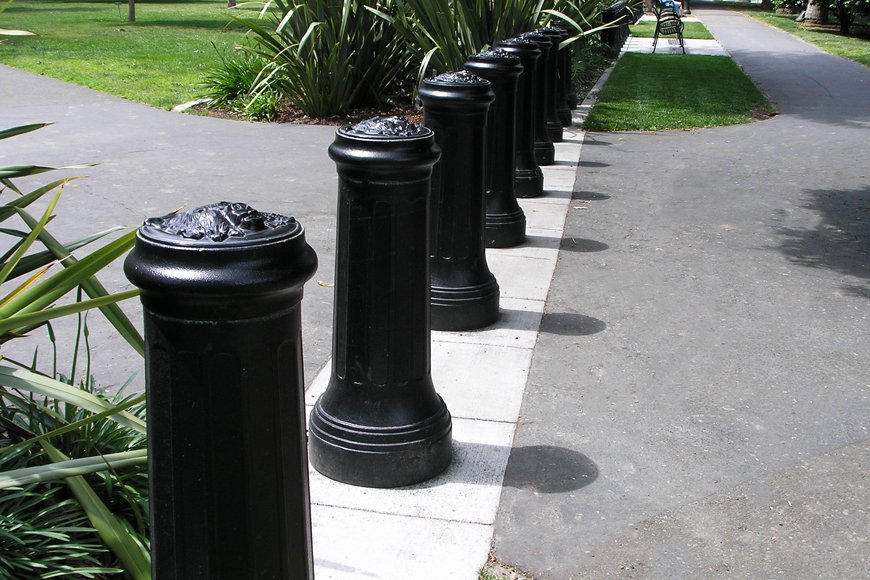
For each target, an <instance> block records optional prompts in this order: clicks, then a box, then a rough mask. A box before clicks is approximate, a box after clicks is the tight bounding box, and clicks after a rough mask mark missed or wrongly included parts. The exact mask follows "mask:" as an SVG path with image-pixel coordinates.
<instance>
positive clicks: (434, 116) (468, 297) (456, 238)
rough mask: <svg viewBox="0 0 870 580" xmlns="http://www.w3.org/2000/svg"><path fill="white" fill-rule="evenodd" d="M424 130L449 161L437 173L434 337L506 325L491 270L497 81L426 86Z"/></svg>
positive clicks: (432, 248)
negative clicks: (488, 171) (487, 183)
mask: <svg viewBox="0 0 870 580" xmlns="http://www.w3.org/2000/svg"><path fill="white" fill-rule="evenodd" d="M420 98H421V99H422V100H423V123H424V124H425V125H426V126H427V127H429V128H430V129H432V131H434V132H435V142H436V143H437V144H438V146H439V147H440V148H441V160H440V161H439V162H438V163H437V164H436V165H435V169H434V170H433V173H432V200H431V202H430V204H429V209H430V215H429V224H430V229H429V255H430V256H431V260H430V262H429V265H430V267H431V269H432V270H431V280H432V284H431V288H430V298H429V302H430V304H431V306H432V309H431V312H432V329H433V330H472V329H475V328H483V327H484V326H489V325H490V324H492V323H494V322H495V321H496V320H498V315H499V313H498V298H499V289H498V283H497V282H496V281H495V276H493V275H492V272H490V271H489V267H488V266H487V263H486V249H485V246H484V240H483V230H484V219H485V217H486V205H485V190H484V174H485V163H486V157H485V156H484V155H485V152H486V118H487V113H488V110H489V105H490V104H491V103H492V102H493V100H494V99H495V94H494V93H493V92H492V88H491V87H490V83H489V81H487V80H485V79H482V78H480V77H478V76H476V75H474V74H471V73H470V72H468V71H460V72H453V73H446V74H442V75H439V76H437V77H435V78H432V79H426V80H424V81H423V84H422V86H421V87H420Z"/></svg>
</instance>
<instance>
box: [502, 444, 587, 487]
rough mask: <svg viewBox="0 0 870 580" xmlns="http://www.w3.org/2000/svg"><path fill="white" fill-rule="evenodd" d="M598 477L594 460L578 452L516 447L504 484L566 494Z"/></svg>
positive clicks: (550, 448)
mask: <svg viewBox="0 0 870 580" xmlns="http://www.w3.org/2000/svg"><path fill="white" fill-rule="evenodd" d="M597 478H598V466H597V465H596V464H595V462H594V461H592V460H591V459H589V458H588V457H586V456H585V455H583V454H582V453H578V452H576V451H572V450H571V449H566V448H564V447H553V446H551V445H530V446H528V447H514V449H513V450H512V451H511V456H510V460H509V461H508V466H507V470H506V471H505V475H504V485H505V486H509V487H514V488H517V489H523V490H527V491H533V492H537V493H565V492H568V491H574V490H576V489H580V488H581V487H586V486H587V485H589V484H590V483H592V482H593V481H595V480H596V479H597Z"/></svg>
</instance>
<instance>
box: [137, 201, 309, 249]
mask: <svg viewBox="0 0 870 580" xmlns="http://www.w3.org/2000/svg"><path fill="white" fill-rule="evenodd" d="M301 229H302V226H301V225H299V223H298V222H297V221H296V218H293V217H287V216H283V215H280V214H275V213H266V212H259V211H257V210H255V209H254V208H252V207H251V206H249V205H248V204H246V203H239V202H235V203H232V202H228V201H220V202H218V203H214V204H211V205H203V206H200V207H197V208H194V209H191V210H188V211H185V212H182V213H174V214H169V215H166V216H162V217H156V218H149V219H146V220H145V224H144V225H143V226H142V227H141V228H140V230H139V235H141V236H142V237H144V238H148V239H150V240H153V241H155V242H163V243H167V244H170V245H180V246H188V247H214V246H215V245H216V244H220V245H222V246H248V245H252V244H260V243H262V242H264V241H271V240H276V239H281V238H287V237H292V236H294V235H297V234H298V233H299V231H300V230H301Z"/></svg>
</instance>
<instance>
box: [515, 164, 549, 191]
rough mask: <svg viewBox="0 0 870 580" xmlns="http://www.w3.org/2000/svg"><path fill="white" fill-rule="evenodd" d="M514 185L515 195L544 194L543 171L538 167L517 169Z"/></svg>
mask: <svg viewBox="0 0 870 580" xmlns="http://www.w3.org/2000/svg"><path fill="white" fill-rule="evenodd" d="M514 187H515V189H516V195H517V197H520V198H524V197H540V196H542V195H544V173H543V172H542V171H541V168H540V167H535V168H534V169H517V172H516V178H515V185H514Z"/></svg>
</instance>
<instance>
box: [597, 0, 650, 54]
mask: <svg viewBox="0 0 870 580" xmlns="http://www.w3.org/2000/svg"><path fill="white" fill-rule="evenodd" d="M634 8H635V10H634V11H633V10H632V6H631V4H630V3H629V1H628V0H617V1H616V2H614V3H612V4H610V5H609V6H605V7H604V8H603V9H602V10H601V23H602V24H605V25H609V26H607V27H606V28H604V30H602V31H601V44H602V45H603V46H605V47H606V48H607V49H608V51H609V52H610V54H611V55H612V56H616V55H618V54H619V51H620V50H622V46H623V45H624V44H625V41H626V40H628V37H629V35H630V34H631V30H630V29H629V25H631V24H634V22H635V21H636V20H637V18H638V17H639V16H640V15H642V14H643V11H642V10H636V8H637V6H635V7H634ZM634 12H637V15H635V14H634Z"/></svg>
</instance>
